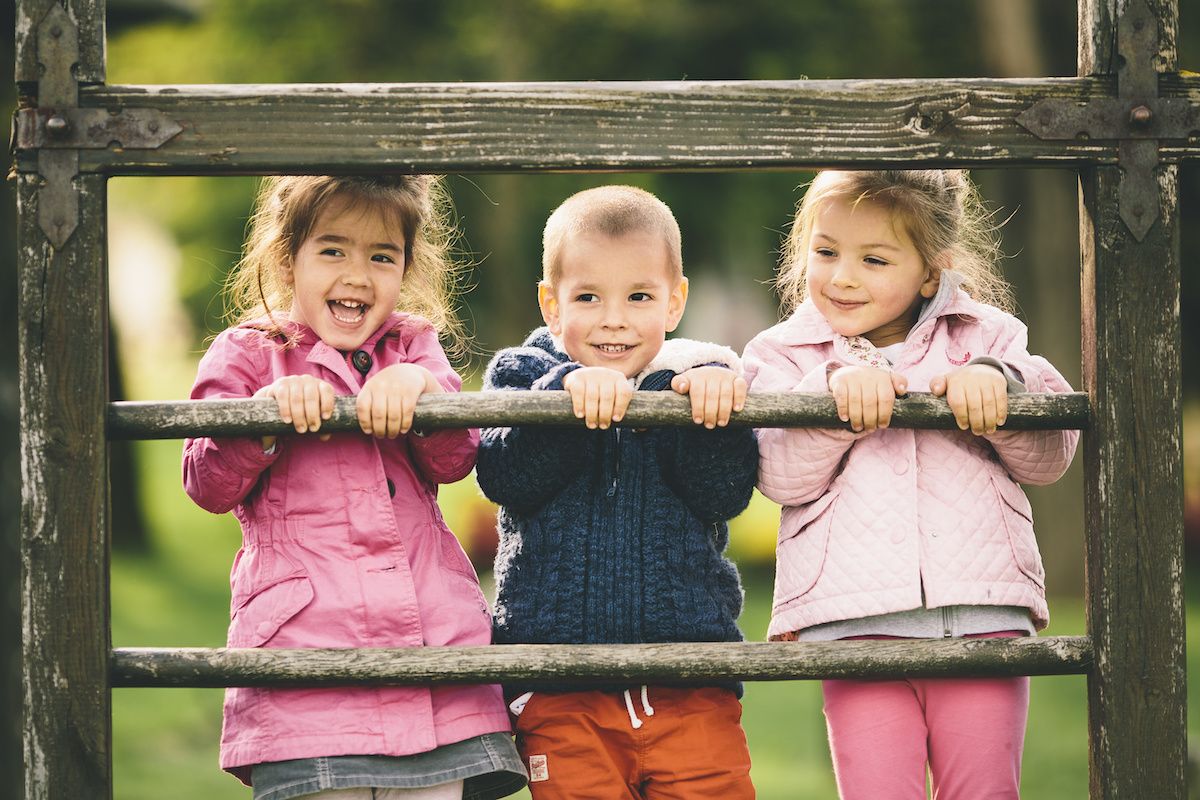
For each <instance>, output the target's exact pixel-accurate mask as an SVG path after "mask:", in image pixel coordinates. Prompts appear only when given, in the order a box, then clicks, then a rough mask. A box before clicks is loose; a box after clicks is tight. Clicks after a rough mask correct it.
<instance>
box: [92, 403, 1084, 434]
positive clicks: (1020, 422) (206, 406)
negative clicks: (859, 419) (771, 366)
mask: <svg viewBox="0 0 1200 800" xmlns="http://www.w3.org/2000/svg"><path fill="white" fill-rule="evenodd" d="M354 402H355V401H354V398H353V397H339V398H337V400H336V401H335V408H334V413H333V417H332V418H331V419H329V420H328V421H326V422H324V423H323V424H322V429H323V430H329V431H356V430H359V426H358V417H357V415H356V413H355V410H354ZM1008 402H1009V414H1008V421H1007V423H1006V424H1005V427H1006V428H1008V429H1012V430H1043V429H1050V428H1086V427H1087V424H1088V413H1089V412H1088V399H1087V395H1086V394H1083V393H1081V392H1074V393H1070V394H1059V395H1043V394H1016V395H1012V396H1011V397H1010V398H1009V401H1008ZM276 409H277V407H276V405H275V402H274V401H272V400H180V401H176V402H165V403H164V402H153V403H151V402H120V403H111V404H110V405H109V412H108V435H109V437H110V438H113V439H177V438H181V437H185V436H250V435H265V434H282V433H288V432H290V431H292V430H293V429H292V427H291V426H290V425H288V424H286V423H284V422H283V421H282V420H281V419H280V418H279V413H278V411H277V410H276ZM690 409H691V406H690V404H689V401H688V400H687V398H684V397H682V396H680V395H676V394H673V393H671V392H638V393H635V394H634V397H633V400H632V401H630V404H629V410H628V412H627V413H626V415H625V418H624V419H623V420H622V422H621V425H622V426H625V427H633V428H641V427H648V426H655V425H675V426H687V425H693V424H695V423H694V422H693V421H692V415H691V410H690ZM414 419H415V424H416V426H417V427H418V428H420V429H427V430H433V429H435V428H464V427H496V426H507V425H533V424H542V425H582V424H583V422H582V421H581V420H578V419H576V418H575V416H574V415H573V414H572V413H571V402H570V400H569V399H568V396H567V393H566V392H465V393H463V394H456V395H434V396H429V397H422V398H421V399H420V400H419V401H418V402H417V410H416V414H415V416H414ZM730 425H733V426H742V427H747V426H749V427H756V428H766V427H775V428H785V427H821V426H826V427H838V428H842V427H848V425H847V424H846V423H842V422H841V421H839V420H838V419H837V413H836V409H835V407H834V403H833V400H832V398H831V397H830V396H829V395H828V394H801V393H798V392H790V393H789V392H779V393H776V392H771V393H759V394H751V395H750V396H749V398H748V399H747V400H746V408H745V409H744V410H743V411H741V412H739V413H736V414H734V416H733V418H732V419H731V420H730ZM892 427H895V428H936V429H951V428H954V427H955V423H954V417H953V416H952V415H951V413H950V407H949V406H948V405H947V404H946V401H945V400H943V399H941V398H938V397H934V396H933V395H930V394H926V393H922V392H913V393H911V394H910V395H909V396H908V397H905V398H901V399H898V400H897V401H896V407H895V411H894V413H893V416H892Z"/></svg>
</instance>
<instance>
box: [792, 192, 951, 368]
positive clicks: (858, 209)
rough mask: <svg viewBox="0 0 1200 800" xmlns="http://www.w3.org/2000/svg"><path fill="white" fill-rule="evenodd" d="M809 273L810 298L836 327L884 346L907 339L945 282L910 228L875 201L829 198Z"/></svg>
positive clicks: (814, 237)
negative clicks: (919, 248) (920, 249)
mask: <svg viewBox="0 0 1200 800" xmlns="http://www.w3.org/2000/svg"><path fill="white" fill-rule="evenodd" d="M807 274H808V290H809V295H810V296H811V297H812V300H813V303H814V304H815V305H816V306H817V310H818V311H820V312H821V315H822V316H823V317H825V319H826V321H828V322H829V324H830V326H831V327H832V328H833V329H834V330H835V331H837V332H838V333H840V334H841V335H843V336H865V337H866V338H867V339H868V340H869V341H870V342H871V344H873V345H875V346H876V347H885V346H887V345H889V344H896V343H897V342H902V341H904V339H905V337H907V336H908V332H909V330H910V329H911V328H912V326H913V324H914V323H915V322H916V319H917V313H918V311H919V310H920V308H921V303H922V302H923V301H924V300H925V299H927V298H930V297H933V296H934V294H936V293H937V287H938V278H937V275H936V274H935V272H934V270H932V269H930V268H929V267H928V266H927V265H926V264H925V261H924V259H922V258H921V255H920V253H918V252H917V248H916V245H915V244H913V241H912V239H911V238H910V237H909V235H908V232H907V231H906V230H905V228H904V225H903V224H898V220H897V218H896V216H895V215H894V214H893V213H892V211H891V210H890V209H888V208H886V207H885V206H882V205H880V204H879V203H875V202H871V201H870V200H865V201H861V202H859V203H856V204H851V203H850V202H849V201H847V200H845V199H842V198H838V197H835V198H831V199H830V200H828V201H827V202H826V203H825V205H824V206H823V207H822V208H821V210H820V211H819V212H818V213H817V215H816V218H815V220H814V223H813V229H812V234H811V236H810V239H809V247H808V273H807Z"/></svg>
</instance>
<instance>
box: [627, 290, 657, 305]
mask: <svg viewBox="0 0 1200 800" xmlns="http://www.w3.org/2000/svg"><path fill="white" fill-rule="evenodd" d="M629 299H630V300H632V301H633V302H635V303H644V302H646V301H647V300H653V299H654V298H653V297H651V296H650V294H649V293H648V292H634V293H633V294H631V295H629Z"/></svg>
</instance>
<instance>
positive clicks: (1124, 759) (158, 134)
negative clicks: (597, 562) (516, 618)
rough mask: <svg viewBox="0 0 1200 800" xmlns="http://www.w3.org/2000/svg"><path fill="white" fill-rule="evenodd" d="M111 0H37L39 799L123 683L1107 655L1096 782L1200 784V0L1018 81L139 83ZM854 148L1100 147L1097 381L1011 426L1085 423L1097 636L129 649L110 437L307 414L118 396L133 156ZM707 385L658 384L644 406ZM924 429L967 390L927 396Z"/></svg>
mask: <svg viewBox="0 0 1200 800" xmlns="http://www.w3.org/2000/svg"><path fill="white" fill-rule="evenodd" d="M104 14H105V9H104V3H103V0H17V30H16V44H17V63H16V79H17V82H18V88H19V92H20V98H21V99H20V103H19V105H20V107H19V109H18V112H17V115H16V123H15V131H14V140H15V141H14V143H15V148H16V166H17V172H18V175H17V184H18V210H19V232H18V247H19V262H20V287H19V308H20V378H21V465H22V475H23V478H24V485H23V505H22V512H21V526H22V568H23V572H22V581H23V604H24V605H23V624H24V648H23V656H24V696H25V709H24V714H25V716H24V750H25V753H24V755H25V773H24V784H25V796H26V798H29V800H33V799H34V798H38V799H39V800H41V799H45V800H49V799H50V798H54V799H55V800H58V799H59V798H96V797H111V793H112V777H111V770H112V760H111V747H110V738H111V689H112V688H113V687H114V686H225V685H249V684H272V685H275V684H285V683H292V684H295V683H306V684H312V683H323V684H328V683H362V682H366V683H371V682H374V683H415V682H420V683H437V682H471V681H494V680H499V679H502V678H509V677H518V676H519V677H521V678H523V679H525V678H530V679H559V678H563V677H571V678H572V679H577V680H605V679H612V678H614V677H622V678H625V679H629V680H632V681H656V680H663V679H667V678H670V679H684V680H703V679H712V678H743V679H753V680H786V679H796V678H821V677H850V676H875V677H882V676H895V675H962V674H993V675H1012V674H1036V675H1042V674H1055V673H1079V674H1085V675H1086V676H1087V681H1088V687H1089V728H1090V731H1089V737H1090V768H1091V773H1090V774H1091V779H1090V784H1091V789H1090V793H1091V797H1092V798H1125V799H1126V800H1134V799H1135V798H1136V799H1141V798H1151V797H1152V798H1156V800H1159V799H1163V800H1166V799H1167V798H1178V799H1181V798H1183V796H1184V791H1185V788H1184V764H1185V750H1186V728H1185V710H1186V703H1185V679H1184V637H1183V631H1184V618H1183V598H1182V568H1183V561H1182V521H1181V520H1182V489H1181V487H1182V474H1181V464H1180V459H1181V457H1180V444H1181V423H1180V364H1179V345H1180V342H1179V337H1180V328H1179V251H1178V242H1179V236H1178V234H1179V214H1178V208H1177V205H1178V203H1177V190H1176V181H1177V170H1178V164H1179V162H1180V161H1182V160H1183V159H1186V158H1196V157H1197V156H1200V137H1198V134H1200V78H1197V77H1195V76H1184V75H1180V74H1179V73H1178V71H1177V65H1176V54H1175V38H1176V31H1177V25H1178V10H1177V6H1176V3H1175V2H1174V0H1079V36H1078V64H1079V70H1078V77H1074V78H1030V79H1015V80H995V79H956V80H921V81H902V80H894V81H886V80H885V81H744V82H687V83H682V82H679V83H675V82H631V83H504V84H499V83H490V84H419V85H348V84H343V85H319V86H317V85H271V86H266V85H253V86H249V85H247V86H111V85H108V84H107V83H106V82H105V60H104V59H105V56H104V53H105V34H104ZM314 121H319V122H320V125H314V124H313V123H314ZM833 165H841V166H853V167H884V166H887V167H901V168H903V167H914V166H923V167H947V166H989V167H1004V166H1020V165H1025V166H1028V165H1039V166H1049V167H1060V168H1063V169H1071V170H1076V171H1078V174H1079V185H1080V218H1081V229H1080V241H1081V247H1082V281H1081V288H1082V308H1083V314H1082V317H1083V331H1082V336H1083V374H1084V387H1083V388H1084V390H1085V392H1084V393H1082V394H1078V395H1069V396H1065V397H1057V398H1045V397H1038V398H1020V399H1017V400H1014V403H1013V413H1012V414H1011V415H1010V418H1009V427H1012V428H1034V427H1047V426H1053V427H1078V428H1084V429H1085V430H1086V434H1085V437H1084V448H1083V458H1084V461H1085V466H1086V492H1085V503H1086V509H1085V516H1086V524H1087V609H1088V633H1087V635H1086V636H1081V637H1043V638H1037V639H1028V640H1020V641H1011V640H1010V641H964V640H960V641H926V642H910V643H869V644H868V643H861V642H833V643H820V644H803V645H788V646H780V645H776V644H767V643H748V644H704V645H696V644H689V645H670V646H664V645H625V646H603V647H601V646H595V647H589V646H572V647H551V646H524V647H506V648H426V649H417V650H390V651H371V650H343V651H329V650H311V651H281V650H270V651H267V650H226V649H217V650H190V649H184V650H180V649H175V650H147V649H122V650H119V651H116V652H114V651H113V650H112V646H111V639H110V628H109V622H110V620H109V591H108V580H109V563H108V562H109V530H108V525H107V520H108V516H109V514H108V502H109V501H108V463H107V442H108V440H109V438H112V437H124V438H161V437H178V436H182V435H185V434H187V433H192V434H199V433H201V432H205V433H216V432H223V433H234V432H236V433H239V434H251V433H267V432H276V431H279V430H281V429H282V427H281V423H280V422H279V421H278V419H277V418H276V417H275V416H274V415H273V414H272V413H271V412H270V409H269V406H266V405H264V404H263V403H261V402H260V403H256V402H254V401H234V402H230V403H226V404H215V403H214V404H208V405H205V406H204V407H197V406H196V405H195V404H188V403H173V404H165V403H159V404H129V403H122V404H112V405H109V404H108V403H107V402H106V400H107V396H108V391H107V388H108V387H107V378H106V376H107V370H106V368H105V364H106V359H107V353H106V346H107V345H106V343H107V341H108V337H107V326H108V318H107V314H108V309H107V298H106V293H107V285H106V283H107V281H106V277H107V276H106V263H105V260H106V224H107V222H106V209H105V191H106V186H105V183H106V181H107V179H108V178H109V177H110V176H117V175H178V174H186V175H229V174H245V173H270V174H278V173H341V174H348V173H362V172H376V171H380V170H391V171H398V172H438V173H440V172H448V171H453V172H480V171H509V172H513V171H519V172H545V171H551V170H553V171H564V170H565V171H574V170H578V171H584V170H586V171H597V170H600V171H606V170H607V171H618V170H619V171H630V170H655V171H670V170H692V171H694V170H752V169H800V168H812V167H816V166H833ZM682 408H683V407H682V406H681V405H679V404H678V403H676V404H674V405H672V404H671V399H670V398H660V399H656V400H650V399H644V398H639V399H638V400H637V401H636V404H635V405H634V406H633V407H631V410H630V413H629V416H628V418H627V420H626V422H627V423H629V424H639V425H645V424H664V425H667V424H682V422H683V421H685V419H686V416H685V415H684V413H683V410H682ZM517 422H520V423H534V422H543V423H545V422H555V423H560V424H576V421H575V420H574V418H573V417H572V416H571V415H570V413H569V411H568V410H567V404H566V402H565V400H564V399H563V398H561V397H558V398H553V397H552V398H545V399H537V400H535V399H534V398H529V399H528V401H525V399H524V398H522V399H521V400H520V401H518V400H517V398H514V397H511V396H510V397H506V398H505V399H504V400H498V399H496V398H494V397H488V396H486V395H482V394H479V395H473V396H464V397H460V398H453V399H436V400H435V399H429V400H422V402H421V405H420V407H419V410H418V424H420V425H424V426H426V427H439V426H448V425H467V424H472V425H474V424H481V423H488V424H496V423H517ZM740 424H754V425H784V424H786V425H789V426H793V425H826V426H830V425H837V424H839V423H837V421H836V417H835V415H834V413H833V409H832V404H831V403H830V402H829V401H828V399H827V398H821V397H816V396H798V395H786V396H779V395H777V396H768V395H762V396H754V397H753V398H752V400H751V401H750V402H749V403H748V405H747V408H746V411H745V412H744V413H743V414H742V415H741V418H740ZM896 424H897V426H900V425H903V426H908V427H949V426H950V422H949V412H948V410H947V409H946V407H945V404H944V402H942V401H940V400H935V399H933V398H929V397H914V398H912V399H911V400H909V401H906V402H902V403H900V404H899V412H898V416H897V422H896ZM334 425H335V426H337V425H340V426H344V427H349V426H350V425H351V415H350V414H349V409H348V408H347V407H345V406H342V407H339V411H338V417H336V418H335V420H334Z"/></svg>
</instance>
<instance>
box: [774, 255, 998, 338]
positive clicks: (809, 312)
mask: <svg viewBox="0 0 1200 800" xmlns="http://www.w3.org/2000/svg"><path fill="white" fill-rule="evenodd" d="M962 282H963V276H962V275H960V274H959V273H957V272H954V271H953V270H942V275H941V280H940V282H939V283H938V290H937V294H935V295H934V296H933V297H932V298H931V299H929V300H927V301H926V302H925V304H924V305H923V306H922V307H921V313H920V315H918V317H917V324H916V325H913V327H912V330H911V331H909V333H908V335H909V336H910V337H911V336H912V335H913V332H915V331H916V330H917V329H918V328H922V327H925V325H926V323H929V322H930V321H931V320H933V321H934V322H935V323H936V321H937V320H938V319H941V318H942V317H965V318H970V319H978V318H979V316H980V314H979V304H978V303H977V302H976V301H975V300H972V299H971V296H970V295H968V294H967V293H966V292H964V291H963V290H962V289H961V288H960V287H961V286H962ZM779 335H780V338H781V339H782V344H784V345H810V344H827V343H829V342H834V341H836V340H838V339H845V338H846V337H844V336H841V335H840V334H838V333H837V332H835V331H834V330H833V328H831V327H830V326H829V323H828V322H826V321H825V318H824V317H823V316H821V312H820V311H818V310H817V307H816V305H814V304H813V301H812V298H805V300H804V302H803V303H801V304H800V305H799V306H797V308H796V310H795V311H794V312H793V313H792V315H791V316H790V317H788V318H787V319H786V320H784V321H783V323H781V324H780V326H779Z"/></svg>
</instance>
